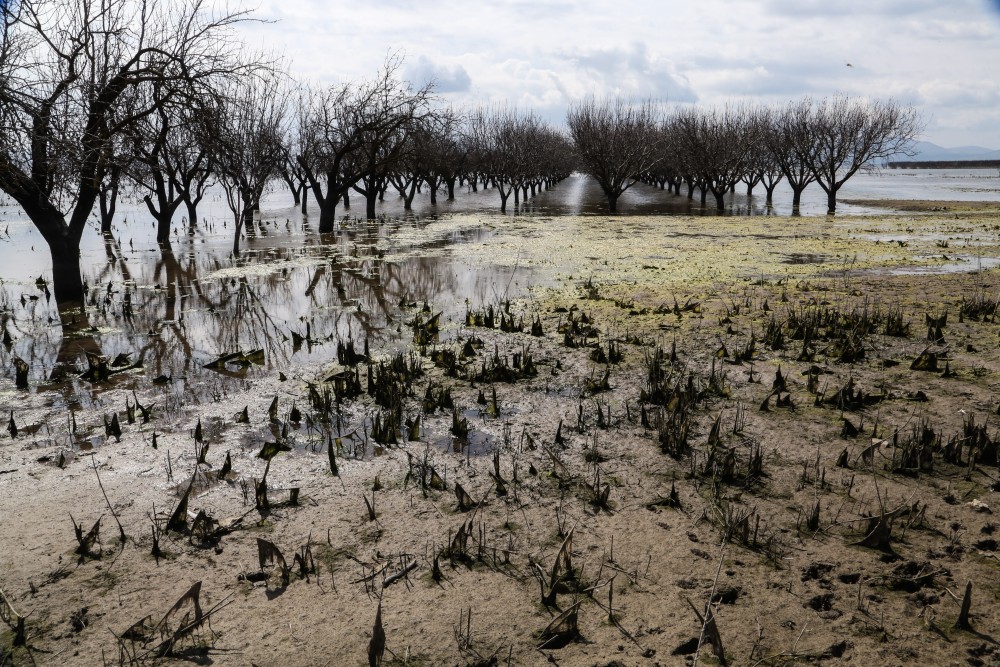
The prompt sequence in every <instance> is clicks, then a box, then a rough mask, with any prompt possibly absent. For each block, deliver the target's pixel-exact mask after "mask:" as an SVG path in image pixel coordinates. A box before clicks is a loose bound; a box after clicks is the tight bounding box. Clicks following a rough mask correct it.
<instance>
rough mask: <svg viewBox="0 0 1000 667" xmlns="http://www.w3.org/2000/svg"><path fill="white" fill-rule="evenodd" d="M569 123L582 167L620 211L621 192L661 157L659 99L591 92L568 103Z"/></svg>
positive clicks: (567, 116)
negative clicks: (629, 98) (600, 95)
mask: <svg viewBox="0 0 1000 667" xmlns="http://www.w3.org/2000/svg"><path fill="white" fill-rule="evenodd" d="M566 124H567V125H568V126H569V131H570V134H571V136H572V137H573V142H574V143H575V144H576V150H577V152H578V153H579V155H580V161H581V164H582V166H583V169H584V171H586V172H587V173H588V174H590V175H591V176H593V177H594V178H595V179H597V182H598V183H599V184H600V186H601V189H602V190H604V194H605V196H607V198H608V207H609V208H610V209H611V212H612V213H616V212H617V211H618V198H619V197H621V195H622V193H623V192H625V191H626V190H628V189H629V188H630V187H632V186H633V185H635V183H636V182H637V181H638V180H639V178H640V177H641V176H642V174H644V173H646V172H648V171H651V170H652V169H653V168H654V167H655V166H656V163H657V161H658V160H659V158H660V151H659V143H660V140H661V139H662V135H661V134H660V132H659V129H660V126H661V114H660V112H659V110H658V105H657V104H656V103H654V102H653V101H652V100H647V101H644V102H630V101H627V100H623V99H621V98H615V99H610V100H602V101H597V100H595V99H593V98H591V99H589V100H586V101H583V102H579V103H577V104H574V105H573V106H571V107H570V108H569V111H568V112H567V114H566Z"/></svg>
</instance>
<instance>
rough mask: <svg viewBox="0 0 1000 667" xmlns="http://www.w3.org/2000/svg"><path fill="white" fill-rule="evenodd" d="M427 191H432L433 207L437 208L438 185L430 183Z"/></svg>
mask: <svg viewBox="0 0 1000 667" xmlns="http://www.w3.org/2000/svg"><path fill="white" fill-rule="evenodd" d="M427 189H428V190H430V191H431V206H437V203H438V189H437V183H436V182H435V183H428V184H427Z"/></svg>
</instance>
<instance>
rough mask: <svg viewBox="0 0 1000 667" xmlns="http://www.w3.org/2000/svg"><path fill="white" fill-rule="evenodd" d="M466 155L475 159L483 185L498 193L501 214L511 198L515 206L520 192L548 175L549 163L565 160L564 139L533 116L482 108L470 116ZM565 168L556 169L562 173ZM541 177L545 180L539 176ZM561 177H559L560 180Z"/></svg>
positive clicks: (523, 112) (525, 112) (504, 211)
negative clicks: (559, 137) (511, 197)
mask: <svg viewBox="0 0 1000 667" xmlns="http://www.w3.org/2000/svg"><path fill="white" fill-rule="evenodd" d="M467 132H468V138H469V146H470V147H469V154H470V156H475V164H476V168H477V170H478V171H479V173H480V177H481V178H482V179H483V180H484V182H489V183H491V184H492V185H494V186H495V187H496V188H497V192H499V193H500V211H501V212H503V213H506V211H507V201H508V200H509V199H510V196H511V195H514V204H515V206H516V205H518V204H519V203H520V199H521V196H522V191H526V190H527V189H528V188H531V189H532V190H534V188H532V187H531V184H532V183H536V184H537V182H538V179H539V178H549V177H555V176H556V175H555V174H547V173H546V172H547V171H549V168H548V167H546V165H547V164H550V163H551V161H552V160H554V159H559V158H564V157H565V155H566V153H567V149H566V141H565V139H564V138H563V139H562V142H561V143H559V140H558V139H557V136H561V135H558V133H556V132H555V131H554V130H553V129H552V128H551V127H550V126H549V125H548V124H546V123H545V122H544V121H542V120H541V118H539V117H538V116H537V115H536V114H535V113H534V112H531V111H521V110H518V109H514V108H510V107H494V108H481V109H478V110H476V111H474V112H473V113H471V114H470V116H469V121H468V125H467ZM565 170H566V167H561V168H559V169H558V171H560V172H564V171H565ZM543 174H544V176H542V175H543ZM564 175H565V174H564V173H562V174H561V175H559V176H558V177H560V178H561V177H562V176H564Z"/></svg>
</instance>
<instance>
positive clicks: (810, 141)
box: [761, 98, 816, 215]
mask: <svg viewBox="0 0 1000 667" xmlns="http://www.w3.org/2000/svg"><path fill="white" fill-rule="evenodd" d="M761 136H762V137H763V139H764V143H765V145H766V146H767V150H768V152H769V153H770V155H771V158H772V159H773V160H774V161H775V162H776V163H777V165H778V166H779V167H780V168H781V171H782V173H783V174H784V175H785V179H786V180H787V181H788V186H789V187H790V188H791V189H792V214H793V215H797V214H798V212H799V206H800V204H801V201H802V192H803V190H805V189H806V187H807V186H808V185H809V184H810V183H812V182H813V181H815V180H816V175H815V173H814V172H813V170H812V166H811V156H812V152H813V145H814V143H815V141H816V139H815V124H814V122H813V118H812V102H811V101H810V100H809V99H808V98H807V99H803V100H799V101H797V102H791V103H789V104H788V106H786V107H785V108H784V109H780V110H775V109H772V110H770V112H769V114H768V116H767V120H766V121H765V123H764V125H763V126H762V135H761Z"/></svg>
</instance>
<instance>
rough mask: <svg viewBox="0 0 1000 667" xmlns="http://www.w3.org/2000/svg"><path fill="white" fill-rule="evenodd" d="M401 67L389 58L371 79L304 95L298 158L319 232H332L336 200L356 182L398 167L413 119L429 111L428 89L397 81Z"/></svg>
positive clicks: (397, 61)
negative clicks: (316, 207)
mask: <svg viewBox="0 0 1000 667" xmlns="http://www.w3.org/2000/svg"><path fill="white" fill-rule="evenodd" d="M400 65H401V62H400V60H399V59H397V58H391V59H390V60H389V61H388V62H387V63H386V65H385V67H384V68H383V69H382V71H380V72H379V74H378V75H377V76H376V77H375V78H374V79H372V80H370V81H363V82H361V83H359V84H350V83H348V84H344V85H342V86H339V87H333V88H329V89H327V90H323V91H317V92H312V93H311V94H309V95H308V100H307V103H306V119H305V122H304V123H303V132H304V134H303V138H302V145H301V152H300V154H299V155H298V156H296V159H297V160H298V163H299V165H301V167H302V169H303V171H304V172H305V175H306V179H307V180H308V182H309V188H310V189H311V190H312V192H313V196H314V197H315V199H316V202H317V204H318V205H319V209H320V216H319V231H320V233H328V232H332V231H333V225H334V221H335V219H336V208H337V202H338V201H339V200H340V199H342V198H343V197H344V196H345V195H347V193H348V192H349V190H350V189H351V188H352V187H353V186H354V185H355V184H356V183H358V182H359V181H361V179H362V178H363V177H365V176H369V177H372V178H375V175H377V174H383V173H384V172H387V171H388V170H389V169H390V168H391V167H392V166H393V165H394V164H395V163H396V161H397V160H398V159H399V158H400V155H401V154H402V151H403V148H404V146H405V140H406V139H407V138H408V136H409V133H410V131H412V127H413V122H414V119H415V118H416V117H419V116H421V115H422V114H425V113H426V112H427V104H428V101H429V99H430V94H431V89H430V87H424V88H421V89H418V90H413V89H411V88H410V87H409V85H407V84H405V83H403V82H401V81H400V80H399V79H398V78H397V76H396V73H397V71H398V69H399V67H400ZM362 187H363V188H364V187H365V186H362ZM373 189H374V188H373ZM372 215H374V213H372Z"/></svg>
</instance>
